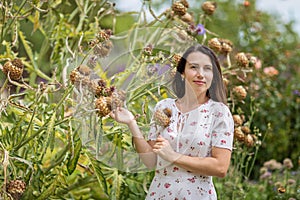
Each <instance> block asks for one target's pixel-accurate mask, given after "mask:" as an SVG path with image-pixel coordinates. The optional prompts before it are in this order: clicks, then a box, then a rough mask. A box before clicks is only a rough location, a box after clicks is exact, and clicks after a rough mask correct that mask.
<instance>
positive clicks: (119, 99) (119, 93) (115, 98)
mask: <svg viewBox="0 0 300 200" xmlns="http://www.w3.org/2000/svg"><path fill="white" fill-rule="evenodd" d="M111 98H112V109H115V108H117V107H123V106H124V102H125V100H126V92H125V91H124V90H115V91H114V92H113V93H112V95H111Z"/></svg>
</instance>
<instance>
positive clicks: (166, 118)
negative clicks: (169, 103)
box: [154, 108, 172, 127]
mask: <svg viewBox="0 0 300 200" xmlns="http://www.w3.org/2000/svg"><path fill="white" fill-rule="evenodd" d="M171 116H172V111H171V109H169V108H165V109H163V110H159V109H158V110H156V111H155V113H154V121H155V122H156V123H157V124H158V125H160V126H163V127H167V126H169V124H170V121H171V120H170V118H171Z"/></svg>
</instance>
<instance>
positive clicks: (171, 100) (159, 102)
mask: <svg viewBox="0 0 300 200" xmlns="http://www.w3.org/2000/svg"><path fill="white" fill-rule="evenodd" d="M174 101H175V99H173V98H165V99H162V100H160V101H158V102H157V104H171V103H174Z"/></svg>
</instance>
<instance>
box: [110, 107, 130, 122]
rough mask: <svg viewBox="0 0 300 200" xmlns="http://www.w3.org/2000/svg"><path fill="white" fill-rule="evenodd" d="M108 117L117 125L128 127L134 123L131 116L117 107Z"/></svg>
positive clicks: (128, 112) (127, 111) (123, 109)
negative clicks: (121, 124) (117, 123)
mask: <svg viewBox="0 0 300 200" xmlns="http://www.w3.org/2000/svg"><path fill="white" fill-rule="evenodd" d="M110 116H111V117H112V118H113V119H115V120H116V121H117V122H119V123H123V124H127V125H129V124H130V123H131V122H133V121H135V118H134V116H133V114H132V113H131V112H130V111H129V110H127V109H126V108H122V107H118V108H116V109H114V110H113V111H111V113H110Z"/></svg>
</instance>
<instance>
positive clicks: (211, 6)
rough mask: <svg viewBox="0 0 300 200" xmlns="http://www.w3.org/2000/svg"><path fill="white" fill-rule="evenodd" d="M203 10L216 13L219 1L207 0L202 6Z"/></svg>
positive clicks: (210, 13)
mask: <svg viewBox="0 0 300 200" xmlns="http://www.w3.org/2000/svg"><path fill="white" fill-rule="evenodd" d="M201 8H202V10H203V11H204V12H205V14H207V15H212V14H214V12H215V10H216V8H217V3H216V2H213V1H205V2H204V3H203V4H202V6H201Z"/></svg>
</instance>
